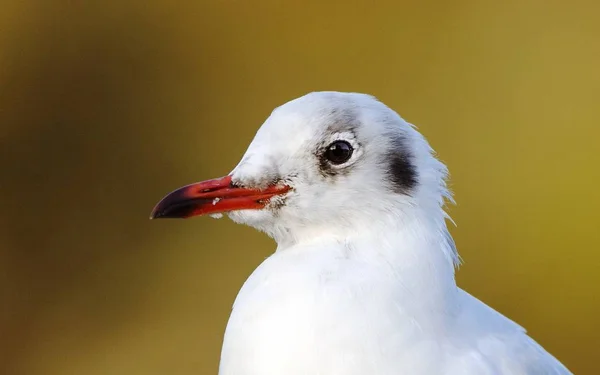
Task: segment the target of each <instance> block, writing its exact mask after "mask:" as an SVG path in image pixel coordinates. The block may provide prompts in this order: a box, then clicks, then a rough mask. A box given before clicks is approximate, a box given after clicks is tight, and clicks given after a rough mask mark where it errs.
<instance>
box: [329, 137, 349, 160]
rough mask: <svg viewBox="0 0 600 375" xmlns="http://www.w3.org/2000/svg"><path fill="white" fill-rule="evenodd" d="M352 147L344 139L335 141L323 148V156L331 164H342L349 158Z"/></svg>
mask: <svg viewBox="0 0 600 375" xmlns="http://www.w3.org/2000/svg"><path fill="white" fill-rule="evenodd" d="M353 151H354V149H353V148H352V145H350V143H348V142H346V141H335V142H333V143H332V144H330V145H329V146H327V150H325V158H327V160H328V161H329V162H330V163H331V164H343V163H345V162H347V161H348V160H350V158H351V157H352V152H353Z"/></svg>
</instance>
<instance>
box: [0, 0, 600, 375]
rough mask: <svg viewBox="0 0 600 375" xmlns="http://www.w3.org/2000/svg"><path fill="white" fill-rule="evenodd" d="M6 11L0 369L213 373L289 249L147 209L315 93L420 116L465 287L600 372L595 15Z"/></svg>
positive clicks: (558, 9) (599, 71)
mask: <svg viewBox="0 0 600 375" xmlns="http://www.w3.org/2000/svg"><path fill="white" fill-rule="evenodd" d="M1 3H2V4H0V5H1V7H0V204H1V207H0V299H1V300H0V374H6V375H21V374H23V375H42V374H43V375H54V374H88V375H95V374H98V375H100V374H102V375H105V374H111V375H112V374H114V375H120V374H123V375H125V374H127V375H136V374H148V375H151V374H182V375H186V374H216V371H217V367H218V361H219V352H220V347H221V341H222V334H223V330H224V328H225V324H226V322H227V319H228V316H229V312H230V308H231V305H232V302H233V300H234V298H235V295H236V293H237V291H238V290H239V288H240V286H241V285H242V283H243V281H244V280H245V279H246V277H247V276H248V275H249V274H250V273H251V272H252V270H253V269H254V268H255V267H256V266H257V265H258V264H259V263H260V262H261V261H262V260H263V259H264V258H265V257H267V256H268V255H269V254H270V253H271V252H272V251H273V249H274V243H272V242H271V240H269V239H268V238H266V237H264V236H263V235H262V234H260V233H258V232H255V231H253V230H252V229H250V228H246V227H242V226H237V225H235V224H233V223H231V222H230V221H228V220H219V221H217V220H211V219H209V218H198V219H192V220H187V221H168V220H167V221H153V222H151V221H149V220H148V215H149V213H150V210H151V209H152V207H153V206H154V204H155V203H156V202H157V201H158V200H159V199H160V198H161V197H162V196H163V195H164V194H165V193H167V192H169V191H171V190H172V189H174V188H176V187H179V186H181V185H184V184H187V183H191V182H195V181H198V180H202V179H206V178H210V177H216V176H221V175H224V174H226V173H228V172H229V171H230V170H231V169H232V168H233V167H234V166H235V164H236V163H237V162H238V160H239V158H240V157H241V155H242V154H243V152H244V151H245V148H246V146H247V144H248V143H249V142H250V140H251V139H252V137H253V135H254V133H255V131H256V130H257V128H258V127H259V126H260V124H261V123H262V121H263V120H264V119H265V118H266V117H267V116H268V115H269V113H270V111H271V110H272V108H273V107H275V106H278V105H280V104H283V103H284V102H286V101H288V100H290V99H292V98H295V97H297V96H300V95H302V94H304V93H307V92H310V91H315V90H338V91H360V92H367V93H371V94H373V95H376V96H377V97H379V98H380V99H381V100H382V101H384V102H385V103H387V104H388V105H390V106H391V107H393V108H395V109H396V110H397V111H398V112H399V113H400V114H401V115H402V116H403V117H405V118H406V119H407V120H409V121H410V122H413V123H415V124H417V125H418V126H419V128H420V129H421V131H422V132H423V133H424V134H425V135H426V136H427V137H428V139H429V140H430V142H431V144H432V145H433V146H434V148H435V149H436V150H437V151H438V152H439V154H440V156H441V158H442V159H443V160H444V161H445V162H446V163H447V164H448V165H449V167H450V170H451V173H452V188H453V190H454V191H455V193H456V199H457V202H458V206H456V207H452V208H451V214H452V216H453V217H454V219H455V220H456V222H457V223H458V227H457V228H452V232H453V234H454V236H455V239H456V242H457V244H458V247H459V250H460V252H461V254H462V256H463V258H464V260H465V265H464V266H463V267H462V268H461V270H460V272H459V273H458V281H459V283H460V285H461V286H462V287H464V288H465V289H467V290H468V291H469V292H471V293H473V294H475V295H476V296H477V297H479V298H480V299H482V300H484V301H485V302H487V303H488V304H490V305H491V306H492V307H494V308H496V309H498V310H500V311H502V312H503V313H504V314H506V315H508V316H509V317H511V318H512V319H514V320H516V321H517V322H518V323H520V324H522V325H524V326H525V327H526V328H527V329H528V330H529V332H530V333H531V334H532V336H533V337H535V338H536V340H538V341H539V342H540V343H541V344H542V345H544V346H545V347H546V348H547V349H548V350H549V351H551V352H552V353H553V354H554V355H556V356H557V357H558V358H559V359H560V360H561V361H563V362H564V363H565V364H566V365H567V366H569V367H570V368H571V370H573V371H574V372H576V373H578V374H595V373H597V367H598V366H597V359H598V350H599V349H600V337H599V336H600V293H599V291H598V288H599V283H600V273H599V272H598V267H599V266H600V253H599V252H600V247H599V243H600V235H599V231H598V223H599V222H600V221H599V218H600V215H599V214H598V213H599V212H600V198H599V197H598V194H597V189H598V186H599V184H600V168H599V162H600V153H599V148H600V127H599V126H600V125H599V124H600V105H599V97H600V43H599V42H598V41H599V40H600V22H598V19H599V14H600V2H597V1H593V0H589V1H585V0H571V1H558V0H556V1H552V0H550V1H543V0H524V1H505V2H500V1H475V0H455V1H444V0H438V1H434V0H425V1H423V0H421V1H416V0H412V1H393V0H388V1H383V0H381V1H377V2H375V1H373V2H369V1H358V0H353V1H330V2H324V1H323V2H322V1H302V2H301V1H272V0H269V1H267V0H260V1H242V0H212V1H195V2H187V1H178V0H171V1H164V0H151V1H135V0H122V1H35V0H27V1H16V0H14V1H12V0H2V1H1Z"/></svg>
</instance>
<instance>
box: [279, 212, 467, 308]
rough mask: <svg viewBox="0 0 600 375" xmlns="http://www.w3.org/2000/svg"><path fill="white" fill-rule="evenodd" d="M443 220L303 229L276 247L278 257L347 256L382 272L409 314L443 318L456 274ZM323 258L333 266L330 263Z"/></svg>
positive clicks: (427, 216)
mask: <svg viewBox="0 0 600 375" xmlns="http://www.w3.org/2000/svg"><path fill="white" fill-rule="evenodd" d="M445 218H446V216H445V214H444V212H443V211H442V210H441V209H440V211H439V212H435V213H433V214H432V213H431V212H425V211H419V210H417V209H414V210H412V211H409V212H407V211H404V212H403V213H402V215H397V214H394V213H390V214H389V215H381V216H379V217H378V218H377V219H376V220H369V221H365V222H363V223H358V224H357V226H356V227H354V228H349V229H348V228H345V229H339V228H338V230H336V229H332V228H312V230H311V229H310V228H305V229H306V232H305V233H302V234H301V235H300V236H299V237H297V238H299V241H298V242H297V243H295V244H293V245H291V246H289V245H288V246H285V244H283V243H280V244H279V247H278V252H279V253H280V254H281V255H283V253H285V252H287V251H291V252H295V253H299V252H302V251H304V249H305V248H309V249H310V250H308V251H312V252H315V253H316V252H319V251H331V253H332V254H334V255H333V256H334V257H336V256H340V257H342V258H344V257H346V258H347V257H350V258H352V259H353V260H355V261H357V262H363V263H364V264H366V265H367V266H369V267H372V268H373V269H376V270H378V271H380V275H381V277H383V278H387V280H386V283H389V284H390V285H393V287H392V288H395V290H394V291H393V293H395V294H396V296H397V298H398V301H399V302H400V301H404V303H402V306H400V308H402V309H407V310H411V311H407V313H409V314H410V315H412V316H419V315H420V314H421V313H423V312H427V313H428V314H429V313H430V312H432V311H439V312H440V313H441V315H444V314H447V313H448V310H452V309H453V308H454V306H453V304H454V303H455V302H456V295H457V291H458V290H457V286H456V282H455V279H454V270H455V267H456V266H457V265H458V263H459V258H458V254H457V252H456V249H455V247H454V242H453V240H452V237H451V236H450V234H449V232H448V229H447V227H446V223H445ZM335 254H338V255H335ZM323 259H326V260H327V261H329V262H331V259H332V258H330V257H324V258H323Z"/></svg>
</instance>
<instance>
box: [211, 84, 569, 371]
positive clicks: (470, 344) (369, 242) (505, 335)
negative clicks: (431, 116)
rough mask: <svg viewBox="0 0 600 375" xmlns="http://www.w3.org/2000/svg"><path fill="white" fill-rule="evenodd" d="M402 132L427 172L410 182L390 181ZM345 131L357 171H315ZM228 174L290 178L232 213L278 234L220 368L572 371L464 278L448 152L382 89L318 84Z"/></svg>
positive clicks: (238, 313) (235, 315)
mask: <svg viewBox="0 0 600 375" xmlns="http://www.w3.org/2000/svg"><path fill="white" fill-rule="evenodd" d="M340 119H342V120H343V119H345V120H344V121H347V122H349V123H350V125H352V126H350V127H349V128H348V129H347V127H348V126H346V125H348V124H339V122H340V121H342V120H340ZM336 122H337V123H336ZM342 122H343V121H342ZM338 128H339V131H337V130H336V129H338ZM349 129H350V130H349ZM348 132H350V133H348ZM394 137H396V138H398V139H402V140H404V144H405V147H407V150H406V151H408V152H409V153H410V155H411V156H412V158H411V162H412V163H413V165H414V167H415V169H416V171H417V173H418V183H417V186H416V187H415V188H414V189H413V190H412V191H411V192H410V193H408V194H399V193H398V192H397V191H394V190H393V189H392V188H391V187H390V181H389V178H388V177H389V176H387V175H386V170H385V167H386V165H385V163H383V162H382V160H385V158H384V157H383V156H384V154H385V153H386V152H390V151H393V150H391V147H393V146H394V143H393V142H391V139H393V138H394ZM338 138H342V139H346V140H348V141H349V142H351V143H352V142H353V146H354V148H355V153H354V155H353V157H352V159H350V160H349V161H348V162H347V165H344V166H342V167H343V168H347V173H344V174H340V175H338V176H336V177H335V178H330V177H328V176H324V175H323V174H322V173H319V164H318V163H317V161H316V155H315V151H316V150H318V148H319V145H321V144H325V143H327V142H330V141H331V140H333V139H338ZM232 175H233V180H234V181H235V182H236V183H239V184H243V185H247V186H256V187H262V186H266V184H268V183H270V182H272V181H273V180H274V179H284V180H285V182H286V183H288V184H289V185H290V186H292V187H293V190H292V191H291V192H290V193H289V194H288V196H287V197H285V201H280V202H275V203H274V206H273V207H272V208H271V209H265V210H247V211H236V212H231V213H230V214H229V216H230V217H231V218H232V219H233V220H235V221H236V222H240V223H245V224H248V225H251V226H253V227H255V228H257V229H259V230H262V231H264V232H266V233H267V234H269V235H270V236H272V237H273V238H274V239H275V240H276V241H277V243H278V247H277V251H276V252H275V253H274V254H273V255H272V256H271V257H269V258H268V259H266V260H265V261H264V262H263V263H262V264H261V265H260V266H259V267H258V268H257V269H256V271H255V272H254V273H253V274H252V275H251V276H250V278H249V279H248V280H247V281H246V283H245V284H244V286H243V288H242V290H241V291H240V293H239V295H238V297H237V299H236V301H235V305H234V307H233V311H232V314H231V318H230V320H229V323H228V326H227V330H226V334H225V339H224V344H223V351H222V358H221V365H220V370H219V374H221V375H300V374H302V375H308V374H310V375H317V374H323V375H355V374H356V375H359V374H360V375H365V374H369V375H388V374H389V375H392V374H393V375H399V374H411V375H434V374H436V375H439V374H443V375H471V374H478V375H479V374H494V375H495V374H513V375H516V374H557V375H558V374H569V373H570V372H569V371H568V370H567V369H566V368H565V367H564V366H563V365H561V364H560V363H559V362H558V361H557V360H556V359H555V358H554V357H553V356H552V355H550V354H549V353H547V352H546V351H544V349H542V348H541V347H540V346H539V345H538V344H537V343H536V342H535V341H533V340H532V339H531V338H530V337H528V336H527V334H526V333H525V330H524V329H522V328H521V327H520V326H518V325H517V324H515V323H514V322H512V321H511V320H509V319H507V318H505V317H504V316H502V315H501V314H499V313H497V312H496V311H494V310H493V309H491V308H489V307H488V306H486V305H485V304H484V303H482V302H481V301H479V300H477V299H476V298H474V297H472V296H471V295H469V294H468V293H467V292H465V291H463V290H461V289H460V288H458V287H457V286H456V282H455V279H454V270H455V267H456V266H457V265H458V264H459V257H458V253H457V251H456V248H455V246H454V241H453V240H452V237H451V236H450V234H449V233H448V230H447V228H446V218H448V216H447V215H446V213H445V212H444V210H443V205H444V202H445V200H450V201H451V200H452V196H451V194H450V192H449V190H448V188H447V186H446V177H447V169H446V166H445V165H444V164H443V163H441V162H440V161H439V160H437V159H436V158H435V156H434V154H433V151H432V149H431V147H430V146H429V144H428V143H427V141H426V140H425V139H424V138H423V136H422V135H421V134H420V133H419V132H418V131H417V130H416V128H415V127H414V126H411V125H410V124H408V123H407V122H405V121H404V120H403V119H402V118H401V117H400V116H398V115H397V114H396V113H395V112H394V111H392V110H391V109H389V108H388V107H386V106H385V105H384V104H382V103H381V102H379V101H377V100H376V99H375V98H373V97H371V96H368V95H363V94H344V93H335V92H321V93H312V94H308V95H306V96H304V97H301V98H299V99H296V100H294V101H291V102H289V103H287V104H285V105H284V106H282V107H280V108H278V109H276V110H275V111H274V112H273V114H272V115H271V116H270V117H269V119H267V121H266V122H265V124H264V125H263V126H262V127H261V128H260V130H259V131H258V133H257V135H256V137H255V139H254V140H253V142H252V144H251V145H250V147H249V148H248V151H247V152H246V154H245V155H244V157H243V159H242V161H241V162H240V164H239V165H238V166H237V167H236V168H235V169H234V171H233V172H232Z"/></svg>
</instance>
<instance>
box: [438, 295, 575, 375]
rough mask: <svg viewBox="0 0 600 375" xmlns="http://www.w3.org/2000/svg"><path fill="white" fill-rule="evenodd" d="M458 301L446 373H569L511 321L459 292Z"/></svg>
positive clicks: (527, 374)
mask: <svg viewBox="0 0 600 375" xmlns="http://www.w3.org/2000/svg"><path fill="white" fill-rule="evenodd" d="M460 302H461V309H460V310H459V314H458V315H457V320H456V327H455V332H457V334H456V335H455V339H454V340H452V341H453V344H452V346H454V348H455V349H456V350H457V351H459V352H461V353H462V354H461V355H459V356H453V358H454V360H453V361H452V362H453V363H451V365H450V367H451V368H452V369H451V370H450V371H449V372H448V373H449V374H452V375H454V374H455V373H456V374H465V373H471V372H468V371H465V370H467V369H470V368H472V369H473V370H474V371H473V372H472V373H481V374H523V375H525V374H526V375H538V374H539V375H542V374H544V375H546V374H547V375H568V374H571V372H570V371H569V370H568V369H567V368H566V367H565V366H563V365H562V364H561V363H560V362H559V361H558V360H557V359H556V358H554V357H553V356H552V355H551V354H550V353H548V352H547V351H546V350H544V348H542V346H540V345H539V344H538V343H537V342H536V341H535V340H533V339H532V338H531V337H530V336H529V335H527V332H526V330H525V329H524V328H523V327H521V326H520V325H518V324H517V323H515V322H514V321H512V320H510V319H509V318H507V317H505V316H504V315H502V314H500V313H499V312H497V311H496V310H494V309H493V308H491V307H489V306H488V305H486V304H485V303H484V302H482V301H480V300H479V299H477V298H476V297H474V296H472V295H471V294H469V293H467V292H465V291H463V290H460ZM453 371H454V372H453Z"/></svg>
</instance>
